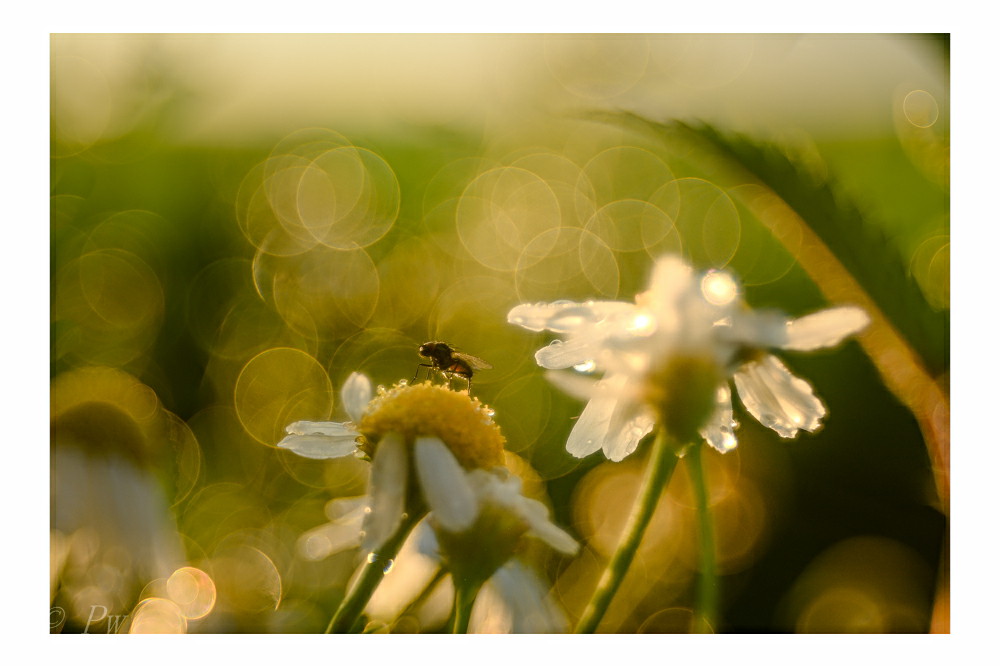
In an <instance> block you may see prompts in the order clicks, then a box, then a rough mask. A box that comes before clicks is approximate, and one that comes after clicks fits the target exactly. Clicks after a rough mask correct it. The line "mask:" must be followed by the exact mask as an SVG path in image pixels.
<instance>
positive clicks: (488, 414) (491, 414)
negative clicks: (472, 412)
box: [486, 408, 497, 418]
mask: <svg viewBox="0 0 1000 666" xmlns="http://www.w3.org/2000/svg"><path fill="white" fill-rule="evenodd" d="M496 413H497V412H496V410H495V409H492V408H491V409H487V410H486V416H489V417H490V418H493V416H494V415H495V414H496Z"/></svg>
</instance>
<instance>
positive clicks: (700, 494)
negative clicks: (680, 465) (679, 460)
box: [687, 444, 719, 634]
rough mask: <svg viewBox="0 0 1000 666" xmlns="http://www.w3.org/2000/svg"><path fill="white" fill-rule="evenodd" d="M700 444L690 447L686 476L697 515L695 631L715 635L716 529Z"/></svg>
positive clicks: (717, 608) (716, 602)
mask: <svg viewBox="0 0 1000 666" xmlns="http://www.w3.org/2000/svg"><path fill="white" fill-rule="evenodd" d="M703 448H705V447H704V446H702V445H700V444H699V445H698V446H694V447H691V450H690V452H689V453H688V455H687V460H688V473H689V474H690V477H691V488H692V490H693V491H694V502H695V511H696V512H697V515H698V586H697V588H696V591H695V620H694V632H695V633H697V634H710V633H714V627H715V625H716V622H717V618H718V614H719V579H718V576H717V574H716V571H715V526H714V525H713V521H712V511H711V508H710V507H709V503H708V486H707V485H706V484H705V468H704V466H703V465H702V461H701V451H702V449H703Z"/></svg>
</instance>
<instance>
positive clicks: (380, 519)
mask: <svg viewBox="0 0 1000 666" xmlns="http://www.w3.org/2000/svg"><path fill="white" fill-rule="evenodd" d="M408 476H409V461H408V455H407V452H406V443H405V442H404V441H403V436H402V435H400V434H398V433H394V432H391V433H388V434H386V435H384V436H383V437H382V439H380V440H379V442H378V445H377V446H376V447H375V455H374V458H373V459H372V468H371V483H370V484H369V485H370V488H369V491H368V492H369V495H370V496H371V511H370V512H369V513H368V515H367V516H366V517H365V525H364V531H365V537H364V542H363V544H362V547H363V548H364V549H365V551H367V552H373V551H377V550H378V549H379V547H381V546H382V544H383V543H385V540H386V539H388V538H389V537H390V536H392V533H393V532H395V531H396V528H397V527H399V524H400V523H401V522H402V520H403V512H404V511H405V510H406V479H407V477H408Z"/></svg>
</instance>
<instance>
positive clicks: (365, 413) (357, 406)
mask: <svg viewBox="0 0 1000 666" xmlns="http://www.w3.org/2000/svg"><path fill="white" fill-rule="evenodd" d="M341 400H342V402H343V404H344V407H345V409H346V411H347V413H348V416H350V417H351V421H349V422H344V423H338V422H331V421H320V422H317V421H296V422H295V423H292V424H290V425H289V426H288V427H287V429H286V430H287V432H288V436H287V437H285V438H284V439H282V440H281V442H279V443H278V446H279V447H281V448H286V449H289V450H291V451H294V452H295V453H297V454H299V455H301V456H305V457H308V458H318V459H329V458H341V457H344V456H347V455H354V454H359V455H361V454H363V455H367V456H369V457H370V458H371V462H372V464H371V476H370V479H369V492H368V498H367V507H366V510H364V511H363V512H361V513H362V515H363V516H364V524H363V529H362V532H363V536H362V541H361V546H362V548H363V549H364V550H365V551H366V552H369V553H371V552H375V551H376V550H377V549H378V548H379V547H380V546H381V545H382V544H384V543H385V542H386V540H387V539H388V538H389V537H390V536H392V535H393V534H394V533H395V532H396V531H397V530H398V529H399V527H400V525H401V524H402V521H403V519H404V517H405V516H406V515H411V516H413V515H418V514H423V513H426V512H427V511H428V510H430V511H432V512H433V513H434V516H435V520H436V521H437V522H439V523H440V524H441V525H443V526H445V527H446V528H447V529H452V530H463V529H467V528H468V527H470V526H471V525H472V523H473V522H474V520H475V518H476V496H475V494H474V491H473V489H472V486H471V485H470V483H469V480H468V476H467V474H466V469H476V468H479V467H485V468H489V467H493V466H496V465H501V464H502V463H503V443H504V440H503V436H502V435H501V434H500V431H499V428H497V426H496V424H495V423H494V422H493V420H492V412H491V411H490V410H489V409H488V408H486V407H485V406H483V405H482V404H480V403H479V401H478V400H477V399H475V398H470V397H469V396H468V395H467V394H463V393H459V392H456V391H450V390H448V389H446V388H444V387H441V386H432V385H431V384H429V383H424V384H416V385H413V386H409V385H407V384H406V383H400V384H398V385H396V386H394V387H392V388H391V389H388V390H386V389H383V388H380V389H379V391H378V392H377V393H376V394H374V395H373V392H372V387H371V382H370V381H369V380H368V378H367V377H365V376H364V375H361V374H358V373H354V374H352V375H351V376H350V377H349V378H348V380H347V382H346V383H345V384H344V387H343V389H342V391H341ZM411 470H412V473H411ZM413 481H416V483H417V488H416V489H415V490H417V491H418V492H416V493H414V492H410V486H411V484H412V483H413ZM348 531H349V530H348V528H343V527H342V529H340V530H339V533H337V532H338V531H337V530H336V526H331V527H330V529H328V530H326V531H325V533H324V538H326V539H328V540H329V542H330V543H328V544H327V545H326V546H324V545H322V544H319V545H318V546H316V548H317V549H318V551H317V552H322V550H323V549H332V548H340V547H341V545H342V542H344V540H345V539H346V540H347V541H346V542H347V543H350V539H349V538H348V536H347V532H348ZM312 536H314V537H315V536H317V535H315V534H314V535H312ZM331 552H332V550H331Z"/></svg>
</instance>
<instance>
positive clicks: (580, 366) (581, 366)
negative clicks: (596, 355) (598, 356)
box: [573, 359, 597, 372]
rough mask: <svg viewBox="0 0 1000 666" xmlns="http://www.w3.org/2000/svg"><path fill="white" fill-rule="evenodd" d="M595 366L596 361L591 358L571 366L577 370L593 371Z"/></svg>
mask: <svg viewBox="0 0 1000 666" xmlns="http://www.w3.org/2000/svg"><path fill="white" fill-rule="evenodd" d="M596 367H597V363H596V362H595V361H594V360H593V359H591V360H589V361H584V362H583V363H577V364H576V365H574V366H573V369H574V370H576V371H577V372H593V371H594V369H595V368H596Z"/></svg>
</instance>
